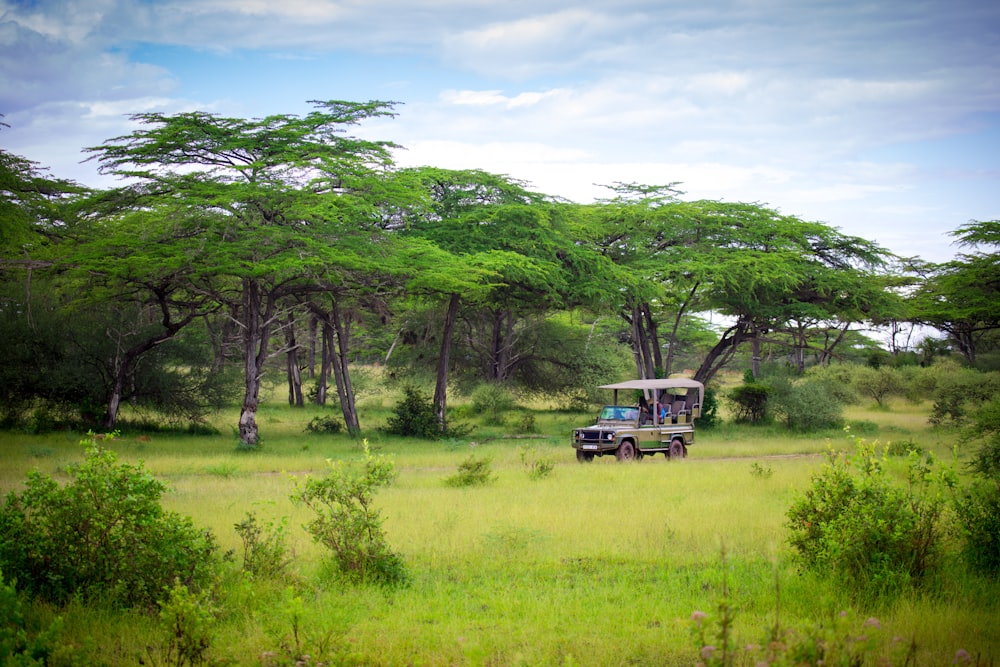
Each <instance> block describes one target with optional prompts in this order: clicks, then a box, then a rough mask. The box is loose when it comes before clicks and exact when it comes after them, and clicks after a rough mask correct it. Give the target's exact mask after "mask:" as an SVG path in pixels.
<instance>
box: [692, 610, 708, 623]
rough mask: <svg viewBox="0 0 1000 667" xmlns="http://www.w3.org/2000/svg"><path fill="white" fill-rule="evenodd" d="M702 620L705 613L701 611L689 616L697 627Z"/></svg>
mask: <svg viewBox="0 0 1000 667" xmlns="http://www.w3.org/2000/svg"><path fill="white" fill-rule="evenodd" d="M704 619H705V612H703V611H696V612H694V613H692V614H691V620H692V621H694V622H695V623H697V624H698V625H701V622H702V621H703V620H704Z"/></svg>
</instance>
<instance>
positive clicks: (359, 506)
mask: <svg viewBox="0 0 1000 667" xmlns="http://www.w3.org/2000/svg"><path fill="white" fill-rule="evenodd" d="M327 464H328V466H329V471H328V472H327V474H326V476H325V477H322V478H320V479H315V478H309V479H307V480H306V481H305V483H304V484H302V485H300V486H299V487H298V489H297V490H296V493H295V494H294V495H293V496H292V500H294V501H296V502H300V503H302V504H303V505H305V506H306V507H308V508H309V509H311V510H312V511H313V512H314V514H315V516H314V517H313V518H312V520H310V521H309V523H308V524H307V525H306V529H307V530H308V531H309V533H310V534H312V536H313V539H314V540H316V541H317V542H319V543H320V544H322V545H323V546H325V547H327V548H328V549H329V550H330V551H331V552H332V555H333V563H334V565H335V566H336V567H337V569H338V570H339V571H340V572H341V573H342V574H343V575H345V576H346V577H347V578H348V579H349V580H352V581H358V582H372V583H385V584H399V583H405V581H406V579H407V573H406V569H405V567H404V564H403V561H402V559H401V558H400V557H399V556H398V555H397V554H395V553H393V552H392V550H391V549H390V548H389V544H388V542H387V541H386V537H385V533H384V532H383V531H382V517H381V514H380V512H379V511H378V509H376V508H375V491H376V490H377V489H378V488H379V487H383V486H389V485H390V484H392V482H393V480H394V479H395V475H396V473H395V469H394V466H393V463H392V461H390V460H389V459H387V458H385V457H384V456H381V455H379V456H376V455H372V453H371V451H370V450H369V448H368V441H367V440H365V441H364V460H363V461H362V466H361V468H360V470H359V469H356V468H353V467H350V466H349V465H348V464H347V463H346V462H344V461H329V460H328V461H327Z"/></svg>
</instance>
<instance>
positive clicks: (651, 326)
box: [642, 303, 667, 378]
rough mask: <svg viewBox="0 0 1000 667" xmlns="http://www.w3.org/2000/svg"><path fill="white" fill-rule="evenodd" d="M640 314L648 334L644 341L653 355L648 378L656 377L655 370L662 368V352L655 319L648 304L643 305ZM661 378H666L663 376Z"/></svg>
mask: <svg viewBox="0 0 1000 667" xmlns="http://www.w3.org/2000/svg"><path fill="white" fill-rule="evenodd" d="M642 312H643V314H644V315H645V317H646V331H648V332H649V333H648V334H647V335H646V340H647V342H648V344H649V349H650V351H651V352H652V353H653V357H652V359H651V364H652V368H653V370H652V373H651V374H650V376H649V377H650V378H654V377H656V371H657V369H662V368H663V351H662V350H661V349H660V332H659V329H658V327H657V325H656V319H655V318H654V317H653V310H652V309H651V308H650V307H649V304H648V303H647V304H644V305H643V307H642ZM663 377H667V376H666V375H664V376H663Z"/></svg>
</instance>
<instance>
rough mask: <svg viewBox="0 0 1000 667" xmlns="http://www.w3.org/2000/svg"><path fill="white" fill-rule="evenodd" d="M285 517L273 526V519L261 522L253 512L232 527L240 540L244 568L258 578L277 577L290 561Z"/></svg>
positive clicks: (282, 572)
mask: <svg viewBox="0 0 1000 667" xmlns="http://www.w3.org/2000/svg"><path fill="white" fill-rule="evenodd" d="M287 519H288V518H287V517H283V518H282V520H281V522H280V523H279V524H278V525H277V526H275V525H274V523H273V522H268V523H267V524H264V525H262V524H260V523H259V522H258V521H257V515H256V514H255V513H254V512H247V514H246V517H245V518H244V519H243V520H242V521H240V522H239V523H237V524H236V525H235V526H234V528H235V529H236V533H237V534H238V535H239V536H240V540H242V542H243V571H244V572H249V573H250V574H252V575H254V576H257V577H269V578H274V577H279V576H281V575H282V574H284V572H285V569H286V568H287V567H288V564H289V563H290V562H291V559H290V558H289V557H288V555H287V545H286V544H285V523H286V522H287Z"/></svg>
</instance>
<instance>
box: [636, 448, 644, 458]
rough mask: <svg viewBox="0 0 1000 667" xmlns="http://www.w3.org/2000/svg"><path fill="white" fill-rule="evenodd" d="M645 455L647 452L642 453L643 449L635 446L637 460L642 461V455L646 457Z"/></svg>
mask: <svg viewBox="0 0 1000 667" xmlns="http://www.w3.org/2000/svg"><path fill="white" fill-rule="evenodd" d="M644 456H645V454H643V453H642V450H641V449H639V448H638V447H636V448H635V460H636V461H641V460H642V457H644Z"/></svg>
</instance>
